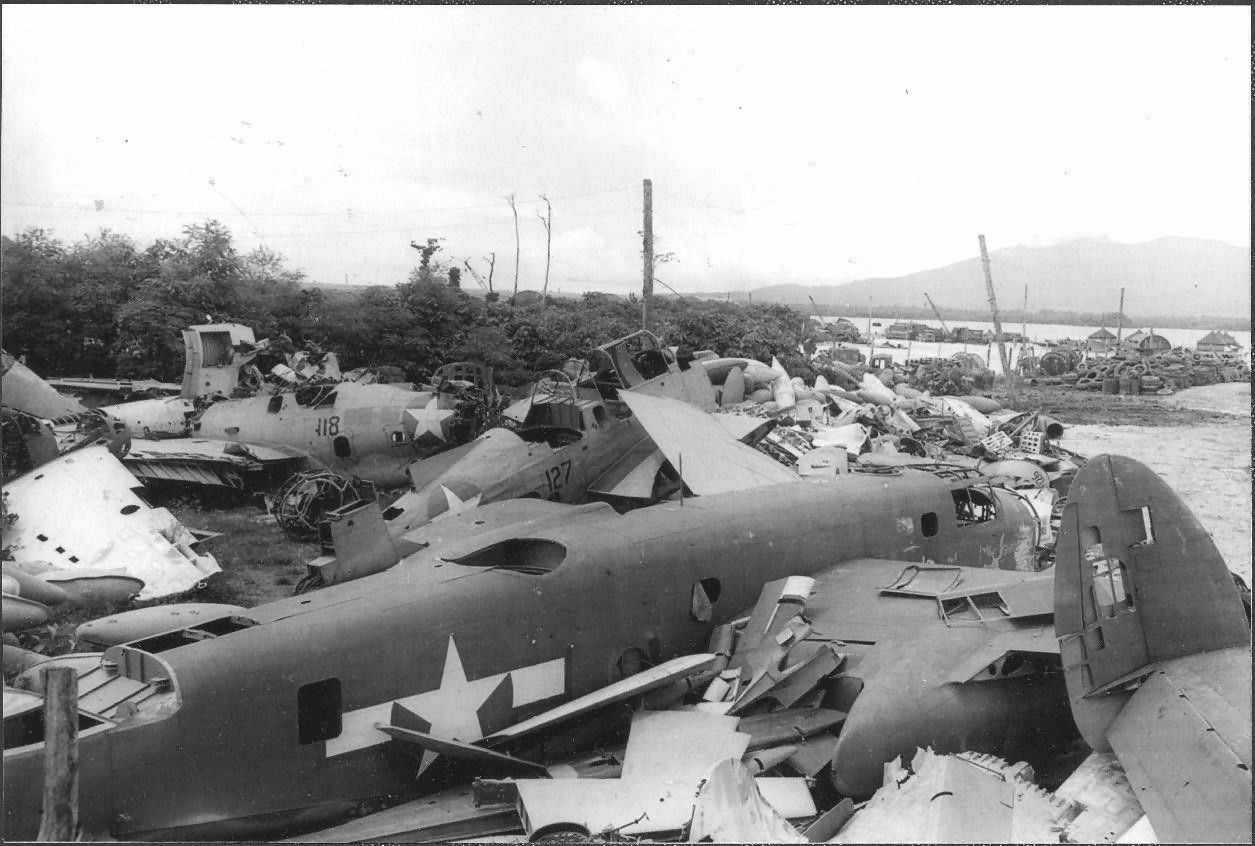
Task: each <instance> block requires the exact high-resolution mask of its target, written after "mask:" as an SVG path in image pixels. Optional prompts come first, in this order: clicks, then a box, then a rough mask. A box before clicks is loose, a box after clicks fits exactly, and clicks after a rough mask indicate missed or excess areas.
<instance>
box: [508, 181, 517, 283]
mask: <svg viewBox="0 0 1255 846" xmlns="http://www.w3.org/2000/svg"><path fill="white" fill-rule="evenodd" d="M506 202H508V203H509V204H510V211H512V212H513V213H514V293H513V294H512V295H511V296H510V305H514V301H515V300H516V299H517V298H518V295H519V210H518V208H517V207H516V206H515V205H514V195H513V194H511V195H510V196H508V197H506Z"/></svg>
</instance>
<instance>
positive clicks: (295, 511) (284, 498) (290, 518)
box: [270, 470, 361, 540]
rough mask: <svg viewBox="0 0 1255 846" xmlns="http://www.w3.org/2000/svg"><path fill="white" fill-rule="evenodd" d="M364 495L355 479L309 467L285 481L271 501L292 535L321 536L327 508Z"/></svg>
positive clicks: (281, 522)
mask: <svg viewBox="0 0 1255 846" xmlns="http://www.w3.org/2000/svg"><path fill="white" fill-rule="evenodd" d="M360 498H361V492H360V491H359V490H358V489H357V486H356V485H354V484H353V482H351V481H349V480H348V479H346V478H344V477H343V476H338V475H336V474H335V473H332V472H331V471H329V470H307V471H305V472H302V473H297V474H295V475H293V476H292V477H291V478H289V479H288V480H287V481H286V482H284V483H283V486H282V487H280V488H279V490H278V491H277V492H276V493H275V495H274V499H273V500H271V503H270V513H271V514H273V515H274V517H275V520H276V521H277V522H278V523H279V527H280V528H281V529H283V531H285V532H287V534H288V535H289V536H291V537H293V538H297V539H300V540H311V539H314V538H317V537H318V524H319V523H321V522H322V521H323V518H324V517H325V516H326V515H327V512H328V511H334V510H335V509H337V508H340V507H341V506H344V505H348V504H349V503H350V502H353V501H354V500H357V499H360Z"/></svg>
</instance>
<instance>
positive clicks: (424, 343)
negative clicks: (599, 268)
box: [0, 220, 810, 385]
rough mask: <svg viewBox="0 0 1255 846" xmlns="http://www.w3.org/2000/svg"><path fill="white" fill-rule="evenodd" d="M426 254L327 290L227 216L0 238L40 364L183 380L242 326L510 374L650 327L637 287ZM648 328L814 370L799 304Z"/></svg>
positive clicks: (418, 370) (26, 335)
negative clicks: (554, 280) (189, 338)
mask: <svg viewBox="0 0 1255 846" xmlns="http://www.w3.org/2000/svg"><path fill="white" fill-rule="evenodd" d="M435 252H436V251H435V250H431V251H430V252H422V251H421V250H420V253H421V256H422V257H421V259H420V261H419V264H418V265H417V266H416V267H415V268H414V270H413V272H411V273H410V275H409V278H408V279H407V280H406V281H405V282H401V283H399V284H396V285H392V286H383V285H378V286H370V287H362V288H360V289H350V288H345V287H342V286H337V287H336V288H327V289H324V288H320V287H319V286H317V285H314V284H310V283H308V282H307V280H306V279H305V276H304V274H303V273H302V272H301V271H299V270H294V269H292V268H289V267H287V266H286V264H285V263H284V260H283V259H282V257H281V256H279V255H278V254H276V253H274V252H272V251H270V250H267V249H265V248H258V249H255V250H252V251H251V252H247V253H242V252H240V251H239V250H237V248H236V247H235V245H234V243H233V241H232V237H231V233H230V231H229V230H228V229H227V227H226V226H224V225H223V224H222V223H220V222H218V221H215V220H208V221H205V222H204V223H198V224H192V225H188V226H186V227H184V228H183V231H182V234H181V236H180V237H178V238H172V239H166V238H160V239H157V240H156V241H155V242H154V243H152V244H150V245H148V246H146V247H143V248H140V247H139V246H137V245H136V244H135V242H134V241H133V240H132V239H130V238H129V237H127V236H125V235H121V234H118V233H115V232H110V231H101V232H100V233H98V234H97V235H95V236H92V237H88V238H84V239H83V240H81V241H79V242H77V243H75V244H71V245H66V244H65V243H63V242H61V241H59V240H57V239H56V238H55V237H53V235H52V233H50V232H48V231H47V230H44V229H37V228H35V229H28V230H26V231H24V232H22V233H21V234H19V235H17V236H16V237H13V238H10V237H8V236H0V273H2V278H0V293H2V296H3V330H4V338H3V344H4V347H5V349H7V350H8V351H9V352H10V353H12V354H13V355H17V356H25V359H26V363H27V364H28V365H29V366H30V367H31V368H33V369H34V370H35V371H36V372H38V373H41V374H44V375H49V376H54V375H55V376H87V375H92V376H97V377H108V376H116V377H118V378H132V379H142V378H151V379H159V380H164V381H178V380H179V379H180V378H181V374H182V370H183V342H182V334H181V332H182V330H183V329H185V328H186V327H188V326H191V325H194V324H198V323H210V322H235V323H241V324H244V325H247V326H250V327H252V328H253V331H254V332H255V334H256V336H257V337H258V338H259V339H260V338H266V337H278V336H280V335H286V336H287V337H289V338H290V339H292V341H293V342H294V343H295V344H296V345H298V346H301V345H304V344H315V345H318V346H319V347H321V348H323V349H326V350H333V351H335V352H336V353H337V354H338V355H339V358H340V363H341V367H342V368H344V369H350V368H354V367H364V366H365V367H369V366H381V365H392V366H396V367H400V368H401V369H402V370H404V371H405V373H406V376H407V377H408V378H410V379H415V380H418V379H422V378H424V377H426V376H428V375H429V374H430V373H431V372H432V371H433V370H435V369H436V368H437V367H439V366H440V365H441V364H444V363H447V362H451V361H478V362H481V363H484V364H488V365H490V366H492V367H493V368H494V370H495V372H496V376H497V379H498V381H499V382H500V383H502V384H505V385H520V384H523V383H525V382H527V381H529V380H530V379H531V378H532V376H533V374H535V373H536V372H538V371H541V370H547V369H553V368H558V367H561V365H562V364H563V362H565V361H566V359H567V358H570V357H587V356H588V355H589V354H590V353H591V351H592V349H593V348H595V347H596V346H598V345H600V344H603V343H605V342H607V341H610V340H613V339H614V338H618V337H622V336H623V335H627V334H629V333H630V332H633V331H635V330H636V329H639V328H640V323H641V309H640V304H639V302H637V301H636V298H635V297H634V296H633V297H628V298H623V297H618V296H614V295H610V294H604V293H586V294H584V295H583V296H581V297H578V298H542V297H538V296H533V297H530V298H528V302H526V304H524V303H523V302H522V298H520V301H519V302H518V304H512V303H510V302H509V301H505V300H501V299H497V298H491V297H482V296H474V295H471V294H469V293H467V292H466V291H463V290H462V289H460V288H457V287H452V286H450V285H449V284H448V276H449V273H448V271H449V268H446V267H444V266H443V265H442V264H441V262H440V261H439V259H438V258H437V257H436V256H435ZM651 316H652V323H653V325H652V326H651V327H650V328H651V329H652V330H653V331H654V333H655V334H657V335H658V336H659V337H660V338H662V339H663V340H664V342H665V343H667V344H672V345H685V346H688V347H689V348H691V349H694V350H698V349H712V350H714V351H715V352H716V353H718V354H720V355H735V356H747V357H751V358H756V359H759V360H761V361H770V360H771V357H772V356H773V355H774V356H777V357H779V358H780V359H781V361H782V362H783V363H784V364H785V366H786V367H787V368H788V369H789V371H790V373H793V374H795V375H804V376H809V375H810V371H809V367H807V365H806V362H805V359H804V357H803V356H802V355H801V353H800V352H799V347H800V345H801V344H802V343H803V342H804V341H805V340H806V331H807V330H806V320H805V318H804V317H803V315H802V314H800V313H799V312H797V311H795V310H793V309H792V308H789V307H788V306H783V305H777V304H765V303H764V304H757V303H756V304H752V305H742V304H736V303H726V302H716V301H707V300H697V299H692V298H670V297H668V298H656V299H655V300H654V305H653V307H652V309H651Z"/></svg>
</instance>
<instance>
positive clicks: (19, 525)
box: [6, 446, 219, 599]
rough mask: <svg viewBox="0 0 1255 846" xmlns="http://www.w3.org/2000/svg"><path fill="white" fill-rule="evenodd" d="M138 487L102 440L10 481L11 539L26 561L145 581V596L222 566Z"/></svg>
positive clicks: (181, 586) (187, 584)
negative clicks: (138, 492)
mask: <svg viewBox="0 0 1255 846" xmlns="http://www.w3.org/2000/svg"><path fill="white" fill-rule="evenodd" d="M138 487H139V485H138V483H137V482H136V479H135V477H134V476H132V475H131V474H130V473H129V472H127V470H126V468H125V467H123V466H122V464H121V463H119V462H118V460H117V459H116V458H114V457H113V456H112V455H111V454H110V453H109V450H107V449H106V448H104V447H102V446H94V447H88V448H86V449H83V450H79V451H77V452H75V453H72V454H70V455H64V456H61V457H60V458H58V459H55V460H54V461H51V462H49V463H48V464H45V465H44V466H42V467H40V468H38V469H37V470H36V471H35V472H33V473H28V474H26V475H25V476H23V477H21V478H19V479H16V480H14V481H12V482H10V483H9V485H8V486H7V489H6V492H7V493H8V506H7V507H8V509H9V511H10V512H11V513H13V514H16V515H17V520H16V522H14V524H13V525H12V526H10V527H9V529H8V532H7V533H6V541H7V542H8V543H10V544H12V545H13V546H14V547H15V551H14V557H15V558H16V559H17V560H19V561H23V560H30V561H47V562H49V563H51V564H52V566H53V567H54V568H56V569H58V570H64V571H67V572H72V571H75V570H80V571H82V570H120V571H121V572H122V573H123V574H125V575H127V576H131V577H134V578H137V579H141V580H142V581H143V583H144V589H143V590H142V591H141V592H140V598H141V599H155V598H157V597H162V596H169V595H171V594H175V593H181V592H183V591H186V590H190V589H192V588H194V587H196V586H197V585H200V584H201V583H202V582H204V581H205V579H207V578H208V577H209V576H211V575H213V574H214V573H216V572H218V570H219V567H218V562H217V561H215V560H214V559H213V556H210V555H201V554H199V553H197V552H196V551H195V550H193V549H192V544H194V543H196V538H195V537H194V536H193V535H192V534H191V533H190V532H189V531H188V530H187V529H186V528H184V526H183V525H182V524H181V523H179V521H178V520H176V519H175V517H174V515H173V514H171V513H170V512H169V511H167V510H166V509H164V508H152V507H150V506H149V505H148V504H147V503H146V502H144V501H143V500H142V499H140V498H139V497H138V496H137V495H136V494H135V489H136V488H138ZM71 514H72V515H73V518H72V519H71V518H70V516H69V515H71Z"/></svg>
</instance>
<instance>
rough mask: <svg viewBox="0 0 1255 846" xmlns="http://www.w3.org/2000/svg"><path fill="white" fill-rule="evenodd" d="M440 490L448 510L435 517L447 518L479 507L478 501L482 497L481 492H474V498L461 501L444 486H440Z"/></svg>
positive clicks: (482, 493)
mask: <svg viewBox="0 0 1255 846" xmlns="http://www.w3.org/2000/svg"><path fill="white" fill-rule="evenodd" d="M440 490H442V491H444V498H445V502H446V503H448V509H447V510H446V511H445V512H444V513H443V514H439V515H437V517H448V516H452V515H454V514H461V513H462V512H463V511H469V510H470V509H472V508H474V507H476V506H477V505H479V501H480V500H481V499H483V497H484V492H483V491H476V492H475V495H474V496H470V497H467V498H466V499H462V497H460V496H458V495H457V494H455V493H454V492H453V491H451V490H449V489H448V488H447V487H445V486H444V485H441V486H440Z"/></svg>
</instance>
